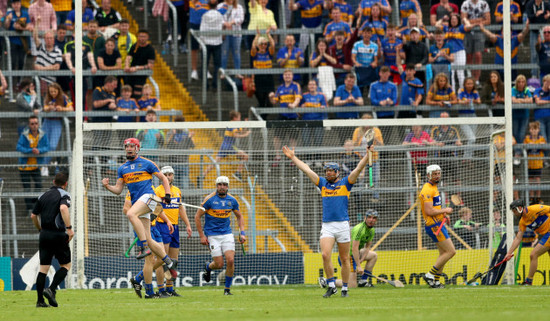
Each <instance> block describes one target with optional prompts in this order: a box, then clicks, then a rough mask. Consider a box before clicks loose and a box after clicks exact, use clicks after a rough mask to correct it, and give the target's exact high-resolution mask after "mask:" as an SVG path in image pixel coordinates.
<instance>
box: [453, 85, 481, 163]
mask: <svg viewBox="0 0 550 321" xmlns="http://www.w3.org/2000/svg"><path fill="white" fill-rule="evenodd" d="M457 98H458V103H459V104H460V105H463V106H465V107H468V108H467V109H459V110H458V117H476V111H475V109H476V106H478V105H479V104H481V96H480V95H479V93H478V91H477V90H476V83H475V80H474V79H473V78H471V77H467V78H466V79H464V85H463V86H462V88H460V89H459V90H458V95H457ZM460 129H461V130H462V134H463V135H464V137H465V139H466V142H467V144H468V145H473V144H474V143H475V142H476V130H477V125H461V126H460ZM471 158H472V150H471V149H466V150H465V151H464V159H471Z"/></svg>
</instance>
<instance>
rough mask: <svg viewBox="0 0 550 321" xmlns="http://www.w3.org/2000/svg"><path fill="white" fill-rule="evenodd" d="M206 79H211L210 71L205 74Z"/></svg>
mask: <svg viewBox="0 0 550 321" xmlns="http://www.w3.org/2000/svg"><path fill="white" fill-rule="evenodd" d="M206 78H207V79H212V74H211V73H210V71H208V72H207V73H206Z"/></svg>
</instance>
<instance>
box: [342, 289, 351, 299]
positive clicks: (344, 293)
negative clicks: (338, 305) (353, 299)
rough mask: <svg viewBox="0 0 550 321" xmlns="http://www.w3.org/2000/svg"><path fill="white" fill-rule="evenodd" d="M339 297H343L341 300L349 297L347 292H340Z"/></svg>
mask: <svg viewBox="0 0 550 321" xmlns="http://www.w3.org/2000/svg"><path fill="white" fill-rule="evenodd" d="M340 296H341V297H343V298H347V297H348V296H349V294H348V290H342V291H341V292H340Z"/></svg>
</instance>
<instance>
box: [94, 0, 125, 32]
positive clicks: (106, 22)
mask: <svg viewBox="0 0 550 321" xmlns="http://www.w3.org/2000/svg"><path fill="white" fill-rule="evenodd" d="M94 17H95V18H94V19H95V20H97V22H98V24H99V31H101V33H103V34H104V35H105V37H106V38H110V37H111V36H112V34H114V33H115V32H116V30H114V29H118V27H119V22H120V19H122V17H121V16H120V14H119V13H118V12H117V11H116V10H115V9H113V8H111V0H101V8H98V9H96V10H95V11H94ZM108 28H111V30H108Z"/></svg>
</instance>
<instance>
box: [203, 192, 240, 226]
mask: <svg viewBox="0 0 550 321" xmlns="http://www.w3.org/2000/svg"><path fill="white" fill-rule="evenodd" d="M201 206H202V207H204V209H205V216H204V234H205V235H206V236H212V235H224V234H231V212H233V211H238V210H239V202H238V201H237V199H236V198H235V197H233V196H232V195H231V194H229V193H227V195H226V196H225V197H220V196H219V195H218V194H217V193H216V192H213V193H211V194H210V195H208V196H207V197H206V198H205V199H204V201H203V202H202V204H201Z"/></svg>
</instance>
